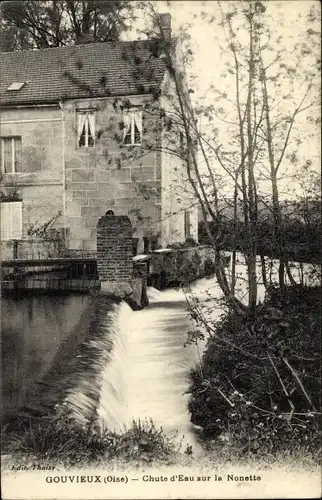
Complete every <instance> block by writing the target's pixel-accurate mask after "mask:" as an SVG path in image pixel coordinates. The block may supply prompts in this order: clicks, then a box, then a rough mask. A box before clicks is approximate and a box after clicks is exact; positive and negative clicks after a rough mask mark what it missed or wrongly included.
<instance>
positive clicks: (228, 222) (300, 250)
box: [199, 200, 322, 262]
mask: <svg viewBox="0 0 322 500" xmlns="http://www.w3.org/2000/svg"><path fill="white" fill-rule="evenodd" d="M301 205H302V204H301ZM301 205H300V202H299V201H298V202H296V203H294V204H293V207H291V208H292V211H290V210H289V213H285V214H284V215H283V217H282V219H281V229H280V231H281V234H282V239H283V246H282V253H283V255H284V256H285V258H286V259H290V260H293V261H296V262H320V256H321V253H320V252H321V233H322V227H321V211H320V209H321V203H320V201H319V200H313V201H312V202H311V206H310V207H309V208H308V209H306V213H305V214H303V211H304V209H303V208H302V206H301ZM289 209H290V207H289ZM208 225H209V228H210V230H211V233H212V235H213V236H214V238H217V241H218V245H219V246H220V248H221V249H223V250H232V249H233V248H234V247H235V249H236V250H237V251H239V252H244V251H245V249H247V245H248V244H249V235H248V233H247V227H246V226H245V224H244V222H243V221H239V223H238V224H237V225H236V224H235V222H234V220H233V219H232V218H228V217H222V218H220V219H219V220H218V221H210V222H209V223H208ZM199 240H200V243H204V244H209V238H208V236H207V232H206V229H205V223H204V222H201V223H200V224H199ZM256 247H257V252H258V254H259V255H265V256H269V257H274V258H278V256H279V255H280V250H281V249H280V248H279V245H278V242H277V241H276V238H275V232H274V221H273V220H272V217H271V216H270V214H269V213H268V214H267V213H266V214H264V215H262V216H260V217H258V219H257V221H256Z"/></svg>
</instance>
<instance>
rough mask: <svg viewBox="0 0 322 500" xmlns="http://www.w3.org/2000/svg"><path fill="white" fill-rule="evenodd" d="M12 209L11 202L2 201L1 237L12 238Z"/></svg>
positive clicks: (4, 238)
mask: <svg viewBox="0 0 322 500" xmlns="http://www.w3.org/2000/svg"><path fill="white" fill-rule="evenodd" d="M10 234H11V210H10V203H1V239H2V240H10Z"/></svg>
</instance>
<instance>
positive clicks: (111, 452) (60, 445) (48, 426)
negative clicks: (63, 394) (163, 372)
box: [3, 412, 180, 468]
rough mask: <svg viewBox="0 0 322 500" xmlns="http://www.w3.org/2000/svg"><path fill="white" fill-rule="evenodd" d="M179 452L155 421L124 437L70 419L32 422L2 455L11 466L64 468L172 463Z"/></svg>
mask: <svg viewBox="0 0 322 500" xmlns="http://www.w3.org/2000/svg"><path fill="white" fill-rule="evenodd" d="M179 450H180V444H179V443H178V442H177V440H176V436H175V435H172V436H169V435H166V434H165V432H164V431H163V429H162V428H159V429H158V428H156V426H155V424H154V423H153V421H152V420H148V419H146V420H145V421H140V420H139V421H133V422H132V425H131V427H129V428H127V429H124V431H123V432H122V433H115V432H110V431H109V430H104V431H98V430H97V429H95V427H93V426H88V427H86V428H82V427H80V426H79V425H77V424H75V421H74V420H73V419H69V418H68V415H63V413H62V412H61V414H60V415H59V414H57V416H56V418H51V419H50V420H49V421H45V420H43V421H39V422H30V423H29V426H28V427H25V429H24V431H23V432H21V433H20V434H14V433H11V434H8V435H7V436H6V443H5V445H4V447H3V454H4V455H8V456H9V457H10V458H9V459H8V460H9V461H10V462H12V463H19V464H21V463H22V464H31V463H32V464H35V463H42V464H43V463H44V461H47V462H49V463H50V464H51V465H53V464H54V465H55V464H59V465H62V466H64V467H65V468H70V467H75V466H76V467H77V465H79V466H82V467H84V466H89V465H99V464H104V463H107V462H108V463H109V462H110V461H112V460H115V459H116V460H119V461H121V462H125V463H128V462H131V463H134V462H137V463H145V464H155V463H169V464H170V463H172V462H173V461H174V460H175V458H176V456H177V455H178V453H179Z"/></svg>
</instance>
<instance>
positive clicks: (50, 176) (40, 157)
mask: <svg viewBox="0 0 322 500" xmlns="http://www.w3.org/2000/svg"><path fill="white" fill-rule="evenodd" d="M1 136H2V137H8V136H21V148H22V163H21V168H20V172H19V173H16V174H12V173H10V174H3V177H2V180H1V192H3V193H5V194H10V193H11V192H16V191H17V190H18V192H19V197H20V198H21V200H22V226H23V227H22V229H23V238H24V239H27V238H28V234H27V232H28V229H29V228H30V226H31V225H37V226H41V225H42V224H45V223H46V222H48V221H49V220H50V219H51V218H53V217H55V216H57V214H58V212H61V213H62V216H61V217H59V218H57V220H56V221H55V225H54V227H56V228H61V227H63V226H64V217H63V213H64V175H65V173H64V149H63V142H64V128H63V120H62V113H61V110H60V109H59V107H58V105H57V106H56V107H49V106H48V107H41V108H39V107H38V108H37V107H35V108H32V107H31V108H20V109H2V110H1Z"/></svg>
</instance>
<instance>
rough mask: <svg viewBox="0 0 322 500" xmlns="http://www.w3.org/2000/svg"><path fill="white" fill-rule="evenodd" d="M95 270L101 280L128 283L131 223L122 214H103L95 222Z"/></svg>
mask: <svg viewBox="0 0 322 500" xmlns="http://www.w3.org/2000/svg"><path fill="white" fill-rule="evenodd" d="M97 270H98V275H99V278H100V280H101V281H103V282H104V281H109V282H127V283H130V282H131V279H132V274H133V254H132V224H131V222H130V219H129V218H128V217H126V216H124V215H119V216H115V215H104V216H103V217H101V218H100V219H99V221H98V224H97Z"/></svg>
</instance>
